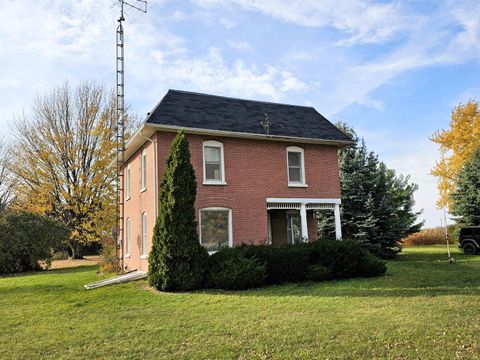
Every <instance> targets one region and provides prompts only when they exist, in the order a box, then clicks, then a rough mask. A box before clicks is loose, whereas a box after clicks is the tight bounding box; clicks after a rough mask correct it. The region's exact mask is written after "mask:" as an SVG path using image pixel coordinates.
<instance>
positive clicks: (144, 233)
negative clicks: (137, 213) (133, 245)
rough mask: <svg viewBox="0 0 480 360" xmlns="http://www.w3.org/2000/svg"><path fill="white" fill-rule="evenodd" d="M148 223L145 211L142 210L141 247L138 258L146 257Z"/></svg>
mask: <svg viewBox="0 0 480 360" xmlns="http://www.w3.org/2000/svg"><path fill="white" fill-rule="evenodd" d="M147 228H148V223H147V213H146V212H145V211H144V212H143V213H142V244H141V245H142V247H141V249H140V251H141V256H140V259H146V258H147V253H148V250H147V240H148V230H147Z"/></svg>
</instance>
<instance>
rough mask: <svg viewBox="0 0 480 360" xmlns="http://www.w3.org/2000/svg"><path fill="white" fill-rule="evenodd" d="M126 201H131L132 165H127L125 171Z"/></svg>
mask: <svg viewBox="0 0 480 360" xmlns="http://www.w3.org/2000/svg"><path fill="white" fill-rule="evenodd" d="M125 199H126V200H128V199H130V165H127V170H126V171H125Z"/></svg>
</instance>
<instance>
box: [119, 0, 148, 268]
mask: <svg viewBox="0 0 480 360" xmlns="http://www.w3.org/2000/svg"><path fill="white" fill-rule="evenodd" d="M132 1H134V3H133V4H131V3H128V2H126V1H125V0H118V2H119V3H120V17H119V18H118V20H117V21H118V26H117V60H116V61H117V123H116V127H115V130H116V153H117V154H116V155H117V173H116V176H117V177H116V203H117V214H116V219H115V220H116V223H115V229H116V231H115V236H116V237H117V246H116V249H117V261H118V262H119V267H120V272H122V273H123V272H124V271H125V260H124V259H125V234H124V208H123V205H124V197H125V194H124V186H125V179H124V162H125V159H124V155H125V56H124V53H125V51H124V50H125V41H124V40H125V39H124V33H123V25H122V23H123V22H124V21H125V17H124V16H123V15H124V8H125V6H128V7H131V8H133V9H135V10H138V11H141V12H144V13H146V12H147V2H146V1H145V0H132Z"/></svg>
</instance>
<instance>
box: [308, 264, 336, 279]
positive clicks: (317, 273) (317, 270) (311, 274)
mask: <svg viewBox="0 0 480 360" xmlns="http://www.w3.org/2000/svg"><path fill="white" fill-rule="evenodd" d="M333 277H334V274H333V273H332V271H331V270H330V269H329V268H327V267H326V266H323V265H320V264H312V265H310V267H309V269H308V274H307V280H313V281H324V280H329V279H332V278H333Z"/></svg>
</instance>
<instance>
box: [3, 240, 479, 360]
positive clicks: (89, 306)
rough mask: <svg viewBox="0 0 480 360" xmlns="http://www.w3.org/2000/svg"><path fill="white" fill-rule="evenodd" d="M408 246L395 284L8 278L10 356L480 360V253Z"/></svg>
mask: <svg viewBox="0 0 480 360" xmlns="http://www.w3.org/2000/svg"><path fill="white" fill-rule="evenodd" d="M454 256H455V258H456V259H457V263H456V264H455V265H450V264H448V262H447V261H446V257H447V256H446V249H445V248H444V247H438V246H433V247H432V246H430V247H417V248H407V249H405V251H404V253H403V254H402V255H400V256H399V257H398V259H396V260H393V261H390V262H389V263H388V272H387V275H386V276H383V277H380V278H374V279H353V280H347V281H330V282H325V283H307V284H300V285H285V286H272V287H267V288H263V289H259V290H252V291H239V292H221V291H202V292H195V293H183V294H165V293H159V292H154V291H152V290H149V289H148V288H147V286H146V282H136V283H129V284H122V285H116V286H112V287H105V288H100V289H96V290H90V291H86V290H84V289H83V285H84V284H86V283H88V282H92V281H96V280H98V279H99V276H98V275H96V268H95V267H83V268H76V269H69V270H54V271H49V272H44V273H35V274H31V273H30V274H26V275H20V276H10V277H0V315H1V321H0V334H1V335H0V359H12V358H18V359H44V358H51V359H59V358H68V359H71V358H81V359H118V358H125V359H144V358H149V359H158V358H176V359H180V358H210V359H211V358H242V359H255V358H260V359H263V358H271V359H292V358H322V359H324V358H330V359H332V358H346V359H358V358H368V359H371V358H391V359H454V358H462V359H463V358H465V359H473V358H478V354H479V353H480V344H479V342H480V309H479V306H480V302H479V299H480V297H479V295H480V256H477V257H466V256H464V255H462V254H459V253H458V250H456V249H454Z"/></svg>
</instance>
